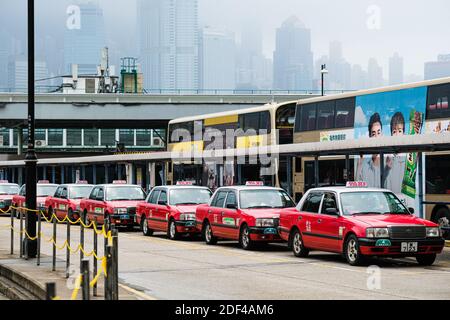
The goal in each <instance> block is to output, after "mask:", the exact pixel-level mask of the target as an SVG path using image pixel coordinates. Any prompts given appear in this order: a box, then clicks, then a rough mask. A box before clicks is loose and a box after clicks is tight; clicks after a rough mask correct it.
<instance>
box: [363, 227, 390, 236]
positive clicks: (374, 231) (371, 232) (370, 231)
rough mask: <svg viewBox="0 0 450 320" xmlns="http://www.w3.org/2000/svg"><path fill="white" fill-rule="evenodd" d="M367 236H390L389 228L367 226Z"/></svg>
mask: <svg viewBox="0 0 450 320" xmlns="http://www.w3.org/2000/svg"><path fill="white" fill-rule="evenodd" d="M366 237H367V238H389V229H388V228H367V229H366Z"/></svg>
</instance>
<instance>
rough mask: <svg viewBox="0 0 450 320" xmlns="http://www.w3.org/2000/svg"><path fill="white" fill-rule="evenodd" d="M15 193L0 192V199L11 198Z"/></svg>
mask: <svg viewBox="0 0 450 320" xmlns="http://www.w3.org/2000/svg"><path fill="white" fill-rule="evenodd" d="M14 196H15V194H0V200H12V198H13V197H14Z"/></svg>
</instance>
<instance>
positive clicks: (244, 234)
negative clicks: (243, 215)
mask: <svg viewBox="0 0 450 320" xmlns="http://www.w3.org/2000/svg"><path fill="white" fill-rule="evenodd" d="M239 244H240V245H241V247H242V249H244V250H250V249H253V247H254V246H255V243H254V241H253V240H252V239H250V230H249V228H248V226H247V225H244V226H243V227H242V228H241V232H240V235H239Z"/></svg>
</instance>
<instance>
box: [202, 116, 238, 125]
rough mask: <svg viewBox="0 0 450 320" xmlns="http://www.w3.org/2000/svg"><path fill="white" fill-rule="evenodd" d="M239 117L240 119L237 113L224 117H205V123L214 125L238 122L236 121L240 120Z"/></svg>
mask: <svg viewBox="0 0 450 320" xmlns="http://www.w3.org/2000/svg"><path fill="white" fill-rule="evenodd" d="M238 119H239V116H238V115H237V114H233V115H231V116H223V117H216V118H208V119H205V120H204V124H205V127H206V126H214V125H217V124H225V123H236V122H238Z"/></svg>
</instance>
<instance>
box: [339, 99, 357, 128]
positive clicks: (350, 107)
mask: <svg viewBox="0 0 450 320" xmlns="http://www.w3.org/2000/svg"><path fill="white" fill-rule="evenodd" d="M354 120H355V98H348V99H339V100H336V115H335V125H334V126H335V127H336V128H347V127H353V125H354Z"/></svg>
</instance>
